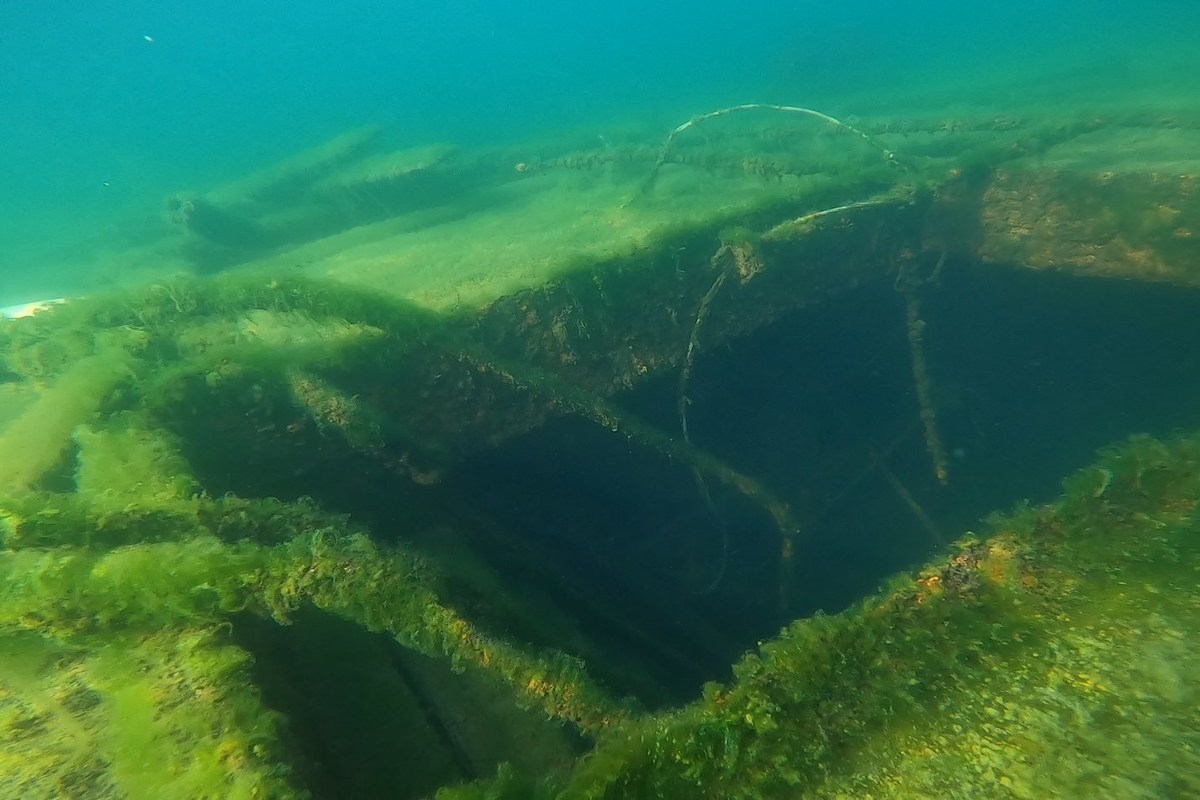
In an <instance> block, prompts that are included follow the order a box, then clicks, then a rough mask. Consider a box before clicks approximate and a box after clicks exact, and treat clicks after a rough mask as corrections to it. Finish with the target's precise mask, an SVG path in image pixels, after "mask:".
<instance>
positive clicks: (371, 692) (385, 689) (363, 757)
mask: <svg viewBox="0 0 1200 800" xmlns="http://www.w3.org/2000/svg"><path fill="white" fill-rule="evenodd" d="M234 638H235V640H236V641H237V643H238V644H239V645H240V646H242V647H244V648H246V649H247V650H248V651H249V652H250V653H252V654H253V656H254V663H255V667H254V668H255V672H256V678H257V679H256V684H257V685H258V686H260V687H261V688H262V692H263V699H264V700H265V701H266V703H267V705H269V706H270V707H271V708H273V709H275V710H277V711H279V712H281V713H282V714H283V715H284V716H285V718H286V720H287V735H288V737H289V740H290V742H289V744H290V746H291V747H292V748H293V749H294V751H295V752H297V753H298V754H300V755H299V757H298V758H296V759H295V763H296V764H297V768H298V769H299V770H300V772H301V773H302V774H301V775H300V776H299V777H301V779H302V783H303V785H305V786H306V787H308V788H309V789H310V790H311V791H312V792H313V795H314V797H316V798H318V799H319V800H320V799H322V798H328V799H329V800H334V798H336V800H374V799H375V798H382V797H387V798H395V799H396V800H405V799H406V798H419V797H429V796H431V795H432V793H433V792H434V791H435V790H436V789H437V788H438V787H439V786H444V785H447V784H452V783H458V782H461V781H469V780H475V779H480V778H485V777H488V776H490V775H492V774H494V772H495V769H496V766H497V765H498V764H499V763H501V762H508V763H510V764H513V765H515V766H517V767H519V768H521V769H523V770H527V771H529V772H530V773H531V774H545V773H548V772H551V771H553V770H555V769H560V768H565V767H566V766H568V765H569V764H571V763H572V762H573V760H574V759H575V758H576V757H577V756H578V755H579V754H580V753H581V752H582V750H583V748H584V746H585V743H584V742H583V741H582V740H580V739H579V738H578V736H577V735H576V734H575V733H574V732H573V730H572V729H570V728H569V726H565V725H563V724H560V723H555V722H552V721H549V720H546V719H545V718H544V716H543V715H542V714H541V713H540V712H532V711H521V710H519V709H517V708H516V707H515V705H514V704H513V701H512V696H511V693H510V691H508V690H506V689H505V688H504V687H501V686H497V685H495V684H493V683H492V680H491V679H490V677H485V676H482V675H479V674H476V673H475V672H473V671H467V672H465V673H454V672H452V671H451V669H450V667H449V665H448V664H446V663H444V662H442V661H438V660H435V659H431V658H427V657H426V656H422V655H420V654H418V653H415V652H413V651H411V650H408V649H406V648H404V647H401V646H400V645H399V644H397V643H396V642H394V641H392V640H391V639H390V638H389V637H387V636H384V635H382V634H375V633H369V632H366V631H363V630H362V629H361V628H359V627H357V626H356V625H352V624H350V623H347V622H343V621H342V620H340V619H338V618H336V617H333V616H330V615H328V614H325V613H323V612H320V611H316V610H311V609H309V610H305V611H302V612H301V613H299V614H297V615H296V618H295V620H294V623H293V624H292V625H289V626H287V627H281V626H279V625H276V624H275V623H273V622H270V621H267V620H263V619H261V618H258V617H254V616H250V615H246V616H243V617H242V618H240V619H239V620H238V623H237V624H236V625H235V627H234Z"/></svg>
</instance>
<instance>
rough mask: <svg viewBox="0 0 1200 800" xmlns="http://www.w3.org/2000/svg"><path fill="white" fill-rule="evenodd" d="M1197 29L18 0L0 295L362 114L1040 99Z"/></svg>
mask: <svg viewBox="0 0 1200 800" xmlns="http://www.w3.org/2000/svg"><path fill="white" fill-rule="evenodd" d="M1197 31H1200V5H1198V4H1196V3H1193V2H1190V1H1189V0H1146V1H1145V2H1139V3H1132V2H1115V1H1114V0H1100V1H1099V2H1088V3H1084V2H1065V1H1064V0H1042V1H1040V2H1039V1H1035V0H1021V1H1020V2H1006V3H988V4H980V3H964V2H961V1H959V2H947V0H936V1H935V2H903V1H901V2H884V1H883V0H858V1H857V2H845V3H818V2H783V0H741V1H740V2H736V3H718V2H708V3H704V2H699V3H698V2H689V3H683V2H667V3H645V2H634V1H633V0H608V2H603V3H600V2H586V3H572V4H567V3H562V2H548V1H547V0H521V1H520V2H517V1H515V0H503V1H501V2H487V1H485V0H441V1H440V2H406V3H378V2H363V0H352V1H351V2H344V3H337V4H334V3H321V2H315V0H308V1H307V2H269V1H267V0H238V1H237V2H234V1H233V0H211V1H210V2H204V3H185V2H178V1H177V0H171V1H168V2H151V1H150V0H126V1H125V2H121V3H112V4H107V3H86V2H82V0H44V2H36V3H35V2H26V1H25V0H7V2H5V3H4V4H3V6H2V7H0V208H3V215H2V218H3V222H2V224H0V305H3V304H6V303H12V302H18V301H24V300H28V299H32V298H33V297H36V296H39V294H41V293H56V294H57V293H64V292H70V291H71V290H72V289H73V288H74V287H75V286H82V285H86V276H80V275H72V274H71V271H72V252H73V251H72V247H74V248H76V251H75V252H77V251H78V249H79V248H86V247H89V246H93V245H94V244H95V243H96V242H97V241H102V240H103V237H104V236H105V235H108V234H109V233H111V232H112V231H113V230H114V229H113V228H112V227H111V226H112V225H113V223H114V221H115V220H119V219H123V218H129V217H136V216H138V215H147V216H148V215H155V214H161V213H162V212H161V207H162V202H161V201H162V197H163V196H164V195H165V194H167V193H168V192H171V191H174V190H178V189H181V188H195V189H203V188H206V187H208V186H211V185H214V184H215V183H217V182H219V181H222V180H228V179H230V178H232V177H235V176H238V175H240V174H243V173H245V172H246V171H248V170H250V169H253V168H256V167H259V166H262V165H265V164H267V163H269V162H270V161H272V160H273V159H276V158H278V157H280V156H283V155H286V154H289V153H292V152H295V151H296V150H298V149H301V148H304V147H307V146H311V145H312V144H314V143H317V142H320V141H322V140H324V139H326V138H328V137H330V136H332V135H335V134H337V133H339V132H341V131H343V130H345V129H347V128H350V127H353V126H357V125H361V124H364V123H381V124H383V125H384V126H386V128H387V130H388V131H389V133H390V135H391V136H392V138H393V139H394V140H395V141H397V142H398V143H400V144H410V143H411V144H421V143H428V142H440V141H449V142H453V143H457V144H463V145H468V146H471V145H486V144H491V143H499V142H511V141H514V140H519V139H526V138H536V137H537V136H539V135H542V134H544V133H548V132H554V131H559V130H565V129H592V130H595V131H596V132H597V133H602V132H603V131H604V130H606V129H611V128H613V127H616V126H620V125H626V124H643V125H658V126H660V127H663V128H664V130H665V129H669V127H670V126H673V125H674V124H677V123H678V122H679V121H681V120H683V119H687V118H688V117H689V116H691V115H693V114H695V113H698V112H700V111H704V110H709V109H711V108H716V107H719V106H722V105H728V104H731V103H740V102H752V101H753V102H783V103H800V104H810V105H814V106H818V107H822V108H823V109H825V110H828V111H830V112H831V113H837V114H870V113H872V112H873V111H876V110H878V109H887V108H897V107H899V108H903V107H904V104H905V103H907V102H911V101H912V99H913V98H917V97H920V96H921V95H922V94H923V93H928V94H930V95H931V96H937V97H940V98H942V99H943V101H945V102H958V103H962V102H965V103H971V102H972V101H974V100H976V99H979V98H982V96H983V95H984V94H986V93H991V94H990V95H989V96H990V99H991V101H992V102H997V103H1000V104H1001V105H1003V104H1004V103H1006V102H1007V103H1014V104H1015V103H1021V102H1025V101H1027V100H1028V99H1029V95H1028V92H1029V91H1032V90H1036V89H1038V88H1039V87H1044V86H1045V85H1046V81H1047V78H1048V77H1051V78H1055V79H1059V78H1062V79H1065V80H1066V83H1064V84H1062V85H1063V86H1067V87H1070V88H1066V89H1054V90H1052V91H1050V93H1049V94H1048V95H1045V96H1042V97H1041V98H1040V99H1041V100H1042V101H1043V102H1047V103H1050V104H1054V103H1071V102H1075V101H1076V100H1082V99H1083V98H1084V96H1085V95H1086V96H1087V98H1088V99H1089V100H1091V101H1095V100H1096V99H1098V98H1103V97H1104V96H1105V95H1106V94H1122V93H1125V94H1128V93H1130V92H1132V93H1133V94H1135V95H1145V96H1147V97H1152V96H1155V95H1157V94H1159V93H1166V94H1171V93H1173V92H1175V91H1179V90H1186V89H1187V88H1188V87H1189V85H1190V87H1191V88H1195V87H1196V84H1197V79H1196V78H1195V75H1196V74H1197V73H1200V70H1197V69H1196V66H1197V64H1196V61H1197V59H1196V58H1195V56H1194V55H1193V54H1194V53H1195V52H1196V50H1197V48H1196V45H1197V42H1198V40H1200V35H1198V34H1197V33H1196V32H1197ZM1053 85H1054V86H1058V85H1059V84H1058V83H1057V82H1053ZM996 92H999V93H998V94H996ZM1055 92H1060V94H1057V95H1056V94H1055ZM1073 92H1078V93H1079V97H1075V96H1073V95H1072V93H1073ZM939 93H940V94H939ZM977 96H978V97H977ZM72 242H79V243H80V244H75V245H71V244H70V243H72Z"/></svg>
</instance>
